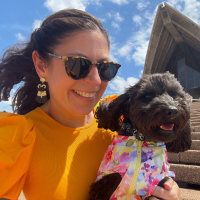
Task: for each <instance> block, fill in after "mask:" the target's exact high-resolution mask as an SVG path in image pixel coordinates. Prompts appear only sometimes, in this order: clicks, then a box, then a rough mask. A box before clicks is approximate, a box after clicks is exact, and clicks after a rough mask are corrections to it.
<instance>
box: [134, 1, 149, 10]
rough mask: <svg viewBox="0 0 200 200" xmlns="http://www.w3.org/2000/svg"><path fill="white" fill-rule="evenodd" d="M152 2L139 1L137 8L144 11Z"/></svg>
mask: <svg viewBox="0 0 200 200" xmlns="http://www.w3.org/2000/svg"><path fill="white" fill-rule="evenodd" d="M149 4H150V3H149V2H148V1H145V2H139V3H138V4H137V9H138V10H140V11H142V10H144V9H145V8H146V7H147V6H148V5H149Z"/></svg>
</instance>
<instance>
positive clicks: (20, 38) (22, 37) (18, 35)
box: [15, 33, 26, 42]
mask: <svg viewBox="0 0 200 200" xmlns="http://www.w3.org/2000/svg"><path fill="white" fill-rule="evenodd" d="M15 36H16V37H17V39H18V40H19V41H20V42H23V41H25V39H26V38H25V37H24V36H23V35H22V34H21V33H17V34H15Z"/></svg>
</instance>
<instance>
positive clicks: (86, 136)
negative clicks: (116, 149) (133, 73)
mask: <svg viewBox="0 0 200 200" xmlns="http://www.w3.org/2000/svg"><path fill="white" fill-rule="evenodd" d="M109 44H110V43H109V39H108V35H107V33H106V30H105V29H104V28H103V27H102V24H101V23H100V21H99V20H97V19H96V18H95V17H94V16H92V15H90V14H88V13H86V12H83V11H79V10H75V9H70V10H63V11H59V12H57V13H54V14H53V15H51V16H49V17H48V18H46V19H45V20H44V22H43V23H42V25H41V27H40V28H39V29H38V30H36V31H34V32H33V33H32V35H31V39H30V41H29V42H28V43H27V44H25V46H23V47H18V46H15V47H13V48H11V49H9V50H7V51H6V52H5V54H4V56H3V58H2V62H1V64H0V69H1V73H0V80H1V81H0V91H1V98H2V100H7V99H8V98H9V93H10V90H11V89H12V87H13V85H15V84H18V83H22V85H21V88H20V89H19V90H17V92H16V94H15V96H14V99H13V105H14V106H13V108H14V112H15V113H18V114H20V115H14V114H6V113H2V114H1V115H0V117H1V119H0V138H1V140H0V183H1V184H2V183H3V186H1V187H0V197H1V198H7V199H17V198H18V196H19V194H20V192H21V190H22V189H23V191H24V194H25V197H26V199H27V200H33V199H54V200H57V199H58V200H61V199H88V192H89V186H90V185H91V183H92V182H94V180H95V177H96V173H97V170H98V167H99V165H100V162H101V159H102V157H103V155H104V153H105V151H106V149H107V147H108V145H109V144H110V143H111V141H112V136H113V135H114V134H115V133H113V132H111V131H109V130H102V129H98V128H97V124H96V122H95V119H94V110H95V106H96V104H97V103H98V101H99V100H100V98H101V96H102V95H103V93H104V91H105V90H106V87H107V85H108V81H109V80H111V79H112V78H114V76H115V75H116V73H117V70H118V68H119V67H120V65H118V64H116V63H113V62H108V61H109ZM98 63H101V64H98ZM47 83H48V85H47ZM35 98H36V99H37V101H38V102H39V103H38V102H36V100H35ZM112 98H115V96H113V97H112ZM46 100H47V101H46ZM45 101H46V102H45ZM41 103H42V104H41ZM165 188H166V189H163V188H160V187H157V188H156V190H155V191H154V193H153V194H154V195H155V196H157V197H158V198H162V199H170V200H175V199H179V196H180V194H179V188H178V186H177V184H176V183H175V182H173V180H169V181H168V182H166V184H165ZM158 198H155V197H151V198H150V199H151V200H155V199H158Z"/></svg>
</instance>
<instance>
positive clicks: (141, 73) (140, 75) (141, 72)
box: [139, 69, 143, 78]
mask: <svg viewBox="0 0 200 200" xmlns="http://www.w3.org/2000/svg"><path fill="white" fill-rule="evenodd" d="M142 75H143V69H142V70H141V71H140V74H139V77H140V78H141V77H142Z"/></svg>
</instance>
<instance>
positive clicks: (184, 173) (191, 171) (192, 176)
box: [170, 163, 200, 198]
mask: <svg viewBox="0 0 200 200" xmlns="http://www.w3.org/2000/svg"><path fill="white" fill-rule="evenodd" d="M170 171H174V172H175V175H176V178H175V181H180V182H185V183H190V184H196V185H200V178H199V177H200V166H196V165H185V164H175V163H173V164H172V163H170ZM199 187H200V186H199ZM199 198H200V197H199Z"/></svg>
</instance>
